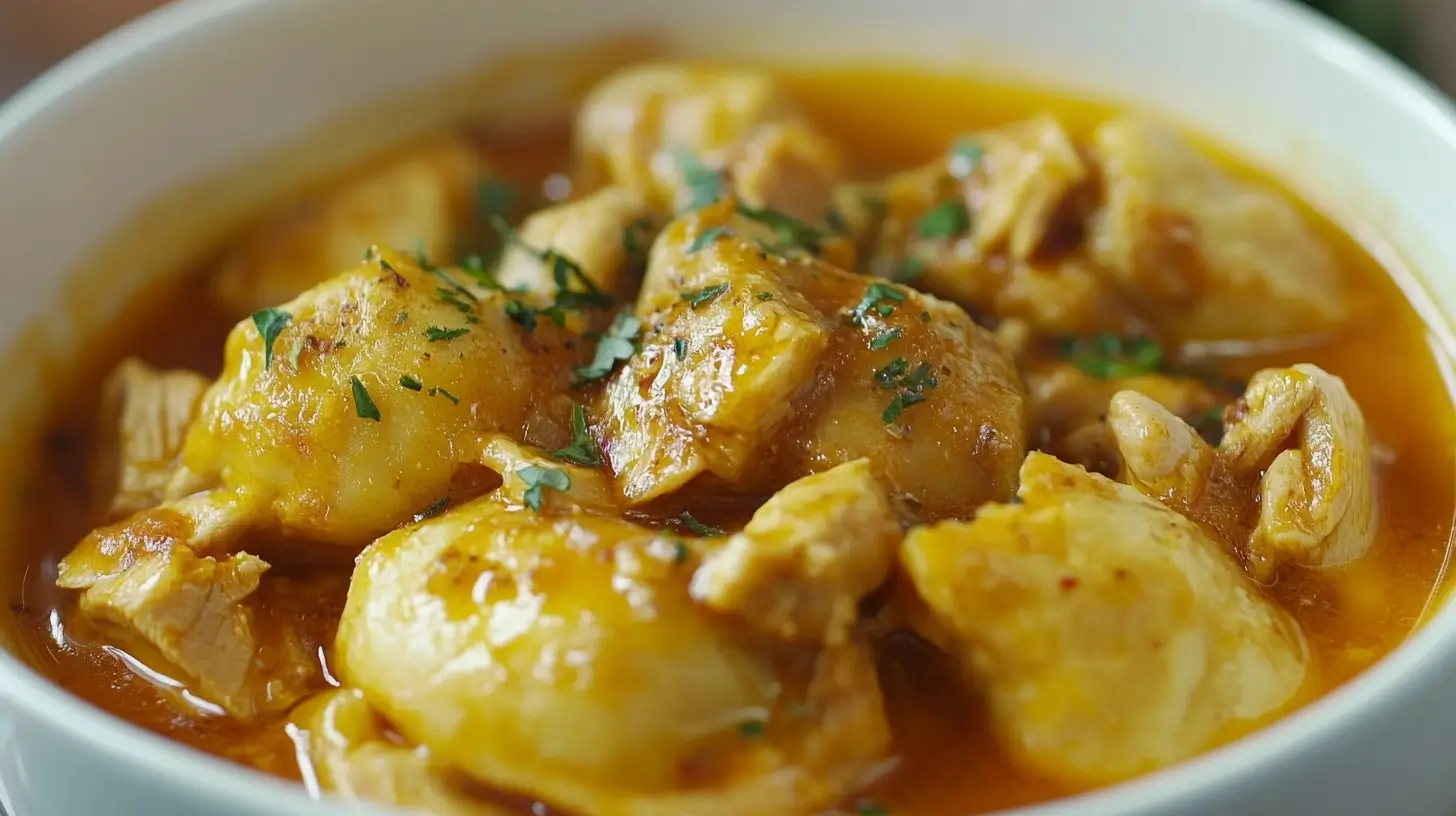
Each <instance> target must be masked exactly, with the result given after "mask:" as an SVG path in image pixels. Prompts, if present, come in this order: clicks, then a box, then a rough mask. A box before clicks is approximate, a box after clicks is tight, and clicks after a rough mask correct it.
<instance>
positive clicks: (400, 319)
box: [394, 312, 409, 326]
mask: <svg viewBox="0 0 1456 816" xmlns="http://www.w3.org/2000/svg"><path fill="white" fill-rule="evenodd" d="M407 317H409V312H400V313H399V314H397V315H395V316H394V325H396V326H402V325H404V320H405V318H407Z"/></svg>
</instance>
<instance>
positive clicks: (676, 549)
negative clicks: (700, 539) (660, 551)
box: [672, 541, 688, 564]
mask: <svg viewBox="0 0 1456 816" xmlns="http://www.w3.org/2000/svg"><path fill="white" fill-rule="evenodd" d="M687 560H688V545H687V542H685V541H674V542H672V563H674V564H681V563H683V562H685V561H687Z"/></svg>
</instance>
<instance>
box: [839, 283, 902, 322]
mask: <svg viewBox="0 0 1456 816" xmlns="http://www.w3.org/2000/svg"><path fill="white" fill-rule="evenodd" d="M903 302H905V293H904V292H901V291H900V290H899V289H896V288H895V287H894V286H891V285H889V284H886V283H872V284H870V285H869V286H868V287H866V288H865V293H864V297H863V298H860V301H859V304H858V305H857V306H855V307H854V309H852V310H851V311H850V313H849V322H851V323H853V324H854V325H856V326H863V325H864V319H865V315H867V314H869V313H870V312H874V313H875V314H877V315H879V316H880V317H889V316H890V315H891V314H893V313H894V311H895V304H896V303H903Z"/></svg>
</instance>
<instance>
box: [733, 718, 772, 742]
mask: <svg viewBox="0 0 1456 816" xmlns="http://www.w3.org/2000/svg"><path fill="white" fill-rule="evenodd" d="M767 732H768V723H766V722H764V721H763V720H744V721H743V722H741V723H739V724H738V736H740V737H742V738H744V739H746V740H757V739H763V736H764V734H766V733H767Z"/></svg>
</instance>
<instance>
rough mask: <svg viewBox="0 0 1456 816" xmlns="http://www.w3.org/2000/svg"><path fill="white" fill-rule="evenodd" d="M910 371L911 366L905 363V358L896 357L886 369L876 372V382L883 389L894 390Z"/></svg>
mask: <svg viewBox="0 0 1456 816" xmlns="http://www.w3.org/2000/svg"><path fill="white" fill-rule="evenodd" d="M909 369H910V364H909V363H907V362H905V358H904V357H896V358H895V359H893V360H891V361H890V363H889V364H888V365H886V366H885V367H884V368H880V369H877V370H876V371H875V382H877V383H879V384H880V387H881V388H894V387H895V384H896V383H898V382H900V378H901V377H903V376H905V372H906V371H908V370H909Z"/></svg>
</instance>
